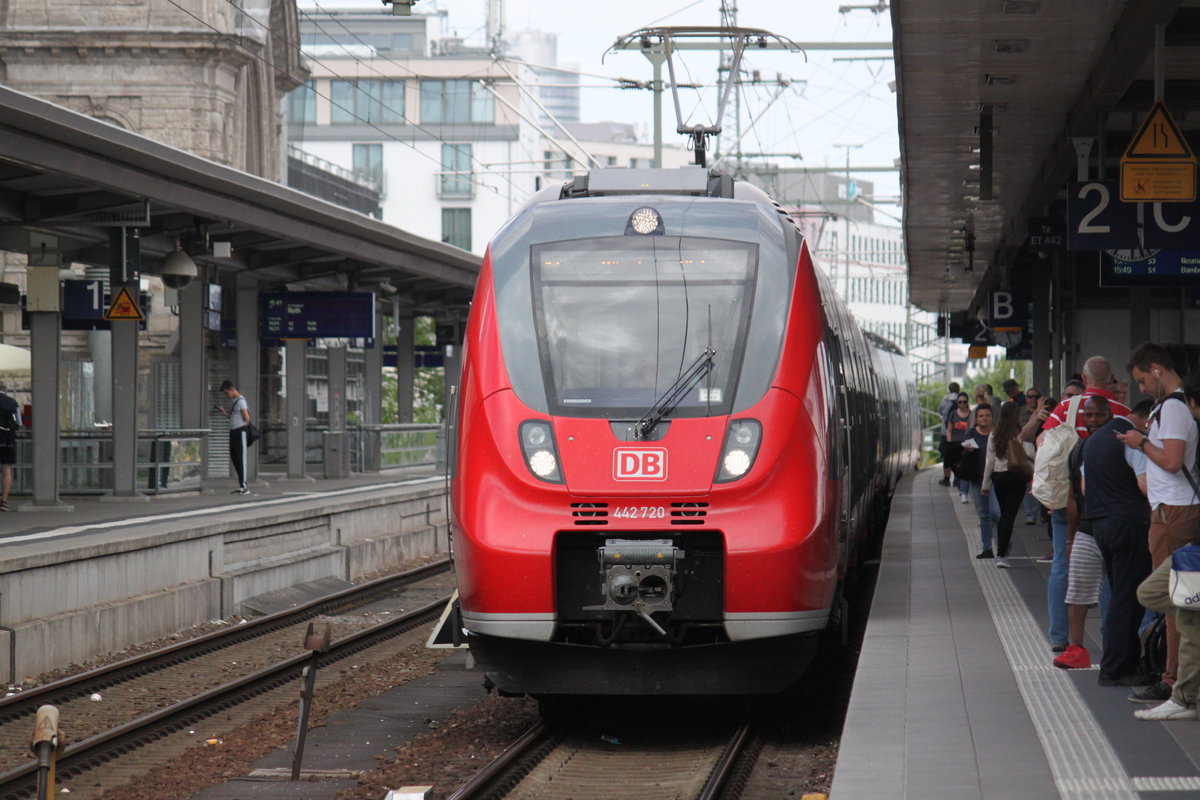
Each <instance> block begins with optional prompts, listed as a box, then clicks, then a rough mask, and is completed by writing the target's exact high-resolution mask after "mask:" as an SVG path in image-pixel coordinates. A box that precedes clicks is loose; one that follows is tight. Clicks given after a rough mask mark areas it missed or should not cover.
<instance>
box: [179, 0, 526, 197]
mask: <svg viewBox="0 0 1200 800" xmlns="http://www.w3.org/2000/svg"><path fill="white" fill-rule="evenodd" d="M167 2H169V3H170V4H171V5H173V6H175V7H176V8H177V9H179V10H180V11H182V12H183V13H184V14H187V15H188V16H189V17H191V18H192V19H194V20H195V21H196V22H199V23H200V24H201V25H203V26H204V27H206V28H208V29H209V30H210V31H212V32H213V33H216V34H220V35H226V32H224V31H221V30H220V29H219V28H216V27H215V26H213V25H212V24H210V23H209V22H207V21H206V20H204V19H202V18H201V17H199V16H197V15H196V14H194V13H192V12H191V11H190V10H188V9H187V8H184V7H183V6H182V5H180V4H179V3H178V2H176V0H167ZM225 2H226V3H228V4H229V5H231V6H232V7H234V8H238V6H237V4H236V3H235V2H234V0H225ZM238 10H241V9H238ZM300 13H301V14H303V13H304V12H300ZM247 18H248V19H250V20H251V21H253V22H254V23H255V24H256V25H258V26H259V27H261V28H263V29H264V30H266V31H268V32H271V30H270V28H269V27H268V26H266V25H264V24H263V23H262V22H260V21H258V20H257V19H254V18H253V17H252V16H249V15H247ZM314 24H317V23H315V22H314ZM317 27H318V28H320V29H321V31H322V33H325V35H326V36H329V33H328V32H327V31H325V30H324V29H323V28H321V26H320V25H319V24H317ZM352 35H353V34H352ZM331 41H332V37H331ZM359 41H360V42H362V40H361V39H360V40H359ZM237 44H238V46H239V47H241V48H242V49H243V50H245V51H246V52H247V53H249V54H250V55H251V56H252V57H253V58H255V59H257V60H258V61H260V62H262V63H263V64H264V65H266V66H267V67H269V68H270V69H272V70H273V71H274V72H276V73H277V74H279V75H283V76H285V77H286V76H287V73H286V72H285V71H284V70H282V69H280V68H279V67H277V66H276V65H275V64H273V63H271V62H270V61H267V60H266V59H265V58H263V57H262V56H261V55H259V54H258V53H256V52H254V51H253V50H251V49H250V48H248V47H246V46H245V45H243V44H241V43H240V42H238V43H237ZM364 44H365V43H364ZM341 46H342V47H343V49H345V46H344V45H341ZM307 57H308V58H309V59H310V60H311V61H313V62H314V63H316V64H319V65H321V66H322V67H325V68H326V69H328V68H329V66H328V65H327V64H325V63H324V62H322V61H321V60H320V59H317V58H315V57H312V56H307ZM352 57H353V58H354V59H355V61H356V62H357V63H360V64H362V65H363V66H366V67H367V68H368V69H371V67H370V65H368V64H363V62H362V61H361V59H359V58H357V57H356V56H352ZM398 66H399V65H398ZM330 71H331V72H334V70H330ZM409 71H410V72H412V74H413V75H416V72H415V71H412V70H409ZM378 74H380V75H382V73H378ZM355 89H356V90H357V91H360V92H363V93H364V95H366V96H367V97H368V99H370V100H372V102H376V103H377V104H378V105H379V107H380V108H384V109H386V110H388V111H391V112H392V113H394V114H396V115H397V116H398V117H399V118H400V119H402V120H404V121H405V122H406V123H407V124H409V125H411V126H412V127H413V129H414V130H419V131H421V132H423V133H426V134H427V135H429V136H430V138H432V139H434V140H435V141H439V142H441V143H442V144H448V145H449V144H451V143H450V142H447V141H446V140H445V139H443V138H441V137H440V136H437V135H436V134H435V133H434V132H433V131H430V130H428V129H427V128H425V127H423V126H421V125H420V124H418V123H415V122H412V121H411V120H409V119H408V117H407V116H406V115H405V114H404V113H403V111H397V110H396V109H394V108H392V107H391V106H388V105H386V104H384V103H382V102H380V101H376V100H375V99H374V98H372V97H371V96H370V95H369V94H366V92H365V91H364V90H362V89H361V88H359V87H358V86H357V85H356V86H355ZM308 91H311V92H312V93H313V94H314V95H315V96H317V97H320V98H322V99H324V100H327V101H328V102H329V104H330V106H331V107H334V108H338V109H340V110H342V111H344V112H345V113H346V114H348V115H349V116H351V117H353V118H354V119H355V120H357V121H359V122H361V123H363V124H365V125H367V126H369V127H371V128H372V129H374V130H376V131H378V132H379V133H380V134H381V135H382V136H383V137H384V138H386V139H389V140H391V141H393V142H397V143H399V144H402V145H404V146H406V147H408V148H410V149H411V150H413V151H414V152H415V153H417V154H418V155H420V156H421V157H422V158H425V159H426V160H428V161H431V162H432V163H434V164H437V165H438V166H439V167H441V166H443V164H442V162H441V160H440V159H438V158H436V157H434V156H433V155H431V154H429V153H426V152H425V151H423V150H421V149H420V148H418V147H417V146H416V144H415V143H414V142H408V141H405V140H404V139H402V138H400V137H398V136H396V135H394V134H392V133H391V132H390V131H387V130H385V129H384V128H381V127H380V126H379V125H377V124H376V123H374V122H373V121H371V120H369V119H364V118H363V117H361V116H359V115H358V114H357V113H355V111H354V110H353V109H350V108H346V107H345V106H344V105H342V104H341V103H339V102H337V101H336V100H334V99H333V98H332V97H330V96H328V95H326V94H323V93H322V92H319V91H317V89H316V88H315V87H308ZM472 161H476V163H479V162H478V161H477V159H475V158H474V156H473V155H472ZM480 166H481V167H482V166H483V165H482V164H480ZM498 177H500V178H503V179H504V180H505V181H507V182H508V183H509V185H510V187H511V188H513V189H514V190H516V191H520V189H519V188H518V187H517V186H516V185H515V184H513V183H512V180H511V178H508V177H507V176H506V175H504V174H499V175H498ZM469 182H470V183H473V184H475V185H477V186H479V187H480V188H481V189H487V190H488V191H490V192H493V193H494V194H497V195H499V194H500V190H499V189H498V188H496V187H495V186H492V185H490V184H488V183H485V182H484V181H483V180H481V179H480V178H478V177H476V176H475V175H474V174H472V175H471V177H470V180H469Z"/></svg>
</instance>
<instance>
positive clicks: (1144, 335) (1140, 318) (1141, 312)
mask: <svg viewBox="0 0 1200 800" xmlns="http://www.w3.org/2000/svg"><path fill="white" fill-rule="evenodd" d="M1152 302H1153V292H1152V290H1151V289H1150V287H1149V286H1134V287H1131V288H1130V290H1129V352H1128V353H1125V356H1126V357H1128V355H1129V353H1132V352H1133V351H1134V349H1135V348H1137V346H1138V345H1140V344H1142V343H1143V342H1148V341H1150V339H1151V334H1150V305H1151V303H1152ZM1179 313H1180V316H1182V315H1183V310H1182V309H1180V312H1179ZM1125 360H1126V359H1122V358H1119V357H1114V358H1113V360H1112V361H1113V369H1114V370H1115V371H1116V372H1117V373H1118V374H1120V375H1122V376H1124V375H1125V363H1124V361H1125ZM1128 380H1129V405H1130V406H1131V407H1132V406H1134V405H1136V404H1137V403H1139V402H1141V401H1142V400H1144V399H1145V398H1146V397H1147V395H1144V394H1142V393H1141V391H1139V390H1138V387H1137V381H1135V380H1133V379H1132V377H1130V378H1128Z"/></svg>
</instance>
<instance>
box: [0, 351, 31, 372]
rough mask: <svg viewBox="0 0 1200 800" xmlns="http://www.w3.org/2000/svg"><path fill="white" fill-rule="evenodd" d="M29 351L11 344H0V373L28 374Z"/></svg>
mask: <svg viewBox="0 0 1200 800" xmlns="http://www.w3.org/2000/svg"><path fill="white" fill-rule="evenodd" d="M30 363H31V362H30V358H29V351H28V350H26V349H25V348H24V347H17V346H16V345H12V344H0V375H12V376H16V375H29V374H30Z"/></svg>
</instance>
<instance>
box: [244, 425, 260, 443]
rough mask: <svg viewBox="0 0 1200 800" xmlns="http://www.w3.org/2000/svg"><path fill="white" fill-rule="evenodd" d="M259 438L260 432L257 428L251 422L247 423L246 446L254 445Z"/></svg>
mask: <svg viewBox="0 0 1200 800" xmlns="http://www.w3.org/2000/svg"><path fill="white" fill-rule="evenodd" d="M261 438H262V431H260V430H259V429H258V428H257V427H255V425H254V423H253V422H251V423H249V424H248V425H247V426H246V446H247V447H249V446H250V445H252V444H254V443H255V442H257V441H258V440H259V439H261Z"/></svg>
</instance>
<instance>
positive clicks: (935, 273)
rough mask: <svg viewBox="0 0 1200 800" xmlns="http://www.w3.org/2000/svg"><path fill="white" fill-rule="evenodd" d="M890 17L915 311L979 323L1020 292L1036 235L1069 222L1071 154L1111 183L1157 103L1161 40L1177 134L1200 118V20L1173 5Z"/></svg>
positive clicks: (1098, 3)
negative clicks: (1005, 297)
mask: <svg viewBox="0 0 1200 800" xmlns="http://www.w3.org/2000/svg"><path fill="white" fill-rule="evenodd" d="M891 13H892V29H893V32H894V39H895V50H894V52H895V57H896V83H897V98H898V99H897V103H898V108H899V117H900V152H901V158H902V165H903V174H902V180H903V186H904V231H905V237H906V242H907V249H908V263H909V269H910V289H911V291H910V295H911V297H912V300H913V302H914V303H916V304H917V305H918V306H920V307H921V308H924V309H927V310H930V311H947V312H952V311H961V310H964V309H971V310H975V309H977V308H978V307H979V305H980V302H981V296H982V292H984V291H986V290H987V289H989V288H995V286H996V285H997V284H999V283H1001V282H1007V283H1009V284H1010V285H1018V284H1019V283H1021V281H1022V280H1023V279H1025V278H1026V277H1027V275H1026V274H1024V273H1022V272H1021V270H1022V269H1024V270H1025V271H1026V272H1027V271H1028V270H1029V269H1030V267H1029V266H1027V265H1026V266H1024V267H1020V266H1014V265H1015V264H1017V262H1018V261H1019V259H1018V255H1019V254H1020V252H1021V249H1022V247H1023V246H1024V245H1025V243H1026V239H1027V234H1028V231H1029V227H1030V220H1031V219H1034V218H1060V219H1061V218H1062V217H1063V216H1065V214H1064V212H1063V204H1064V202H1065V192H1066V188H1067V183H1068V181H1070V180H1072V179H1073V174H1074V173H1075V169H1076V164H1077V151H1076V149H1075V145H1076V144H1077V140H1078V139H1080V138H1082V139H1087V138H1092V139H1094V140H1095V141H1094V147H1095V148H1097V150H1096V151H1095V152H1093V154H1092V159H1093V161H1092V163H1093V165H1096V164H1097V163H1098V164H1099V165H1101V167H1102V168H1104V169H1107V170H1108V172H1107V175H1108V177H1115V174H1116V173H1115V169H1116V160H1117V159H1118V158H1119V157H1120V155H1121V152H1122V150H1123V149H1124V147H1125V144H1126V143H1127V142H1128V140H1129V137H1130V136H1131V134H1132V133H1133V132H1134V131H1135V130H1136V129H1137V125H1138V123H1139V122H1140V121H1141V120H1142V119H1143V118H1144V116H1145V115H1146V114H1147V113H1148V112H1149V111H1150V109H1151V107H1152V106H1153V103H1154V93H1153V74H1154V72H1153V70H1154V58H1153V53H1154V42H1155V26H1157V25H1162V26H1165V45H1166V46H1165V59H1164V63H1165V71H1166V81H1165V82H1166V92H1165V101H1166V104H1167V106H1169V107H1170V109H1171V112H1172V113H1173V115H1174V117H1175V119H1176V120H1180V121H1184V120H1186V119H1187V117H1188V115H1189V114H1190V113H1193V112H1197V111H1200V92H1197V91H1196V88H1197V87H1198V86H1200V48H1198V47H1197V45H1200V8H1196V7H1192V4H1190V3H1186V2H1181V0H1137V2H1128V1H1127V0H1066V1H1061V2H1060V1H1059V0H987V2H983V0H969V1H968V2H963V1H962V0H903V2H893V3H892V5H891ZM1184 127H1185V130H1186V128H1187V127H1188V126H1187V125H1186V124H1185V125H1184ZM1097 153H1098V154H1099V157H1098V159H1097ZM1089 177H1090V178H1095V177H1099V176H1097V175H1092V176H1089Z"/></svg>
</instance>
